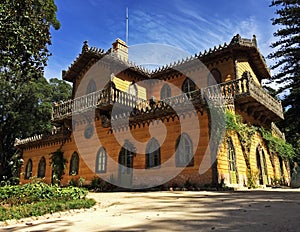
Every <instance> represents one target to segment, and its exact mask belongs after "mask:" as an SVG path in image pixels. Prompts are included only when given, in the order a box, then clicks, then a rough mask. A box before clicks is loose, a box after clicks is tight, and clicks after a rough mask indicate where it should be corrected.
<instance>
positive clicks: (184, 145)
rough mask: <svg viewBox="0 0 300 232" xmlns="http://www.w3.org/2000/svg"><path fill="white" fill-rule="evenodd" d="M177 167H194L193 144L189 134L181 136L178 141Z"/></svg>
mask: <svg viewBox="0 0 300 232" xmlns="http://www.w3.org/2000/svg"><path fill="white" fill-rule="evenodd" d="M175 148H176V166H177V167H183V166H194V155H193V144H192V140H191V139H190V137H189V136H188V135H187V134H181V135H180V136H179V137H178V139H177V141H176V147H175Z"/></svg>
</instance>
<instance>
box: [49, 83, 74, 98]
mask: <svg viewBox="0 0 300 232" xmlns="http://www.w3.org/2000/svg"><path fill="white" fill-rule="evenodd" d="M49 84H50V88H51V101H52V102H59V101H66V100H69V99H71V96H72V87H71V86H70V85H69V84H68V83H67V82H65V81H63V80H59V79H57V78H51V79H50V80H49Z"/></svg>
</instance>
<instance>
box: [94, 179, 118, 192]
mask: <svg viewBox="0 0 300 232" xmlns="http://www.w3.org/2000/svg"><path fill="white" fill-rule="evenodd" d="M89 189H90V190H92V191H95V192H106V191H108V192H110V191H112V190H115V189H117V187H116V186H114V185H113V184H111V183H109V182H106V181H105V180H103V179H101V178H100V177H97V176H95V177H94V178H93V180H92V182H91V185H90V186H89Z"/></svg>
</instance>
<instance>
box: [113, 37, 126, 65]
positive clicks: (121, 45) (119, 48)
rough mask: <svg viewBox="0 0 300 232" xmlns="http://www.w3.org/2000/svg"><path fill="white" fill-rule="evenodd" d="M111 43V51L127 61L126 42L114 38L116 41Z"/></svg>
mask: <svg viewBox="0 0 300 232" xmlns="http://www.w3.org/2000/svg"><path fill="white" fill-rule="evenodd" d="M112 45H113V52H115V53H116V54H117V56H118V57H119V58H120V59H121V60H125V61H128V46H127V44H126V43H125V42H124V41H123V40H121V39H116V41H115V42H114V43H113V44H112Z"/></svg>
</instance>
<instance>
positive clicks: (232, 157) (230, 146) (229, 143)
mask: <svg viewBox="0 0 300 232" xmlns="http://www.w3.org/2000/svg"><path fill="white" fill-rule="evenodd" d="M227 153H228V161H229V170H230V171H234V172H235V171H236V159H235V152H234V147H233V143H232V141H231V139H228V140H227Z"/></svg>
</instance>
